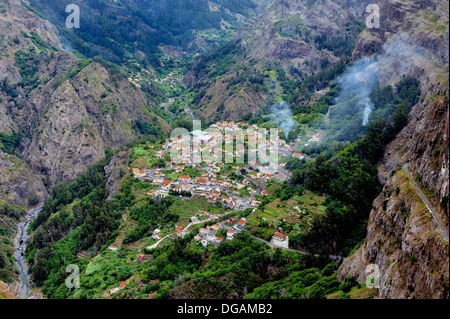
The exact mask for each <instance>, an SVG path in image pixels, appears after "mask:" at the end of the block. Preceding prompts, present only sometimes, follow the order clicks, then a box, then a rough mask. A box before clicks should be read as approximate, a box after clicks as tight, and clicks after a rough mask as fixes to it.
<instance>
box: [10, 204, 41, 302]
mask: <svg viewBox="0 0 450 319" xmlns="http://www.w3.org/2000/svg"><path fill="white" fill-rule="evenodd" d="M41 210H42V206H40V207H36V208H33V209H31V210H29V211H28V213H27V214H26V216H25V220H24V221H23V222H21V223H19V225H18V226H17V236H16V238H15V239H14V259H15V261H16V265H17V268H18V269H19V276H20V282H19V284H20V288H19V294H18V298H19V299H27V297H28V295H29V294H30V291H31V288H30V279H29V276H28V266H27V263H26V261H25V250H26V248H27V240H28V227H29V226H30V223H31V222H32V221H33V220H34V219H35V218H36V217H37V216H38V214H39V213H40V212H41Z"/></svg>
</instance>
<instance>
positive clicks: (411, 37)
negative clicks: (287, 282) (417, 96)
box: [338, 1, 449, 298]
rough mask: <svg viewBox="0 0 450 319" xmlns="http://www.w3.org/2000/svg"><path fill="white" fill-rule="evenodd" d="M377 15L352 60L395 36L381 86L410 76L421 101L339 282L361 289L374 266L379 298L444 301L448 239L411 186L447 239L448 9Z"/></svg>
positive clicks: (395, 6) (387, 7)
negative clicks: (353, 282) (350, 280)
mask: <svg viewBox="0 0 450 319" xmlns="http://www.w3.org/2000/svg"><path fill="white" fill-rule="evenodd" d="M381 12H382V14H383V13H384V14H385V15H386V18H385V19H383V20H382V21H381V28H380V30H377V31H375V32H370V33H364V34H362V35H361V36H360V38H359V39H358V43H357V47H356V50H355V52H354V56H355V57H359V56H362V55H364V52H366V50H367V48H368V47H373V48H380V47H381V45H382V44H383V43H385V42H389V41H390V40H392V38H393V37H394V36H395V35H394V36H393V35H392V34H393V32H395V31H396V32H397V33H398V35H397V37H398V36H399V35H400V34H401V35H400V37H399V38H400V39H405V40H404V41H400V44H398V45H396V46H394V47H393V49H392V50H390V52H388V53H387V54H386V58H385V60H384V61H382V62H381V63H380V66H381V67H380V70H379V71H380V73H381V74H382V75H383V76H381V77H380V79H382V80H383V81H386V82H389V81H391V80H392V79H395V78H396V77H397V76H398V75H400V74H404V73H406V74H410V75H414V76H416V77H417V78H419V79H420V83H421V91H422V92H424V94H423V95H422V98H421V100H420V101H419V103H418V104H417V105H416V106H415V107H414V108H413V109H412V111H411V113H410V115H409V118H408V125H407V126H406V127H405V128H404V129H403V130H402V131H401V132H400V133H399V134H398V136H397V137H396V138H395V139H394V140H393V141H392V142H391V143H390V144H389V145H388V146H387V148H386V151H385V153H384V156H383V159H382V161H381V162H380V163H379V180H380V182H381V183H382V184H383V185H384V188H383V192H382V194H380V196H379V197H378V198H377V199H376V200H375V202H374V205H373V209H372V212H371V215H370V219H369V224H368V233H367V239H366V241H365V243H364V244H363V245H362V246H361V247H360V248H359V249H358V250H357V251H356V252H355V253H354V254H353V255H352V256H350V257H349V258H347V259H346V260H345V261H344V263H343V265H342V266H341V268H340V271H339V274H338V277H339V278H340V279H341V280H343V278H344V277H345V276H347V275H351V276H354V277H357V278H358V281H360V282H362V281H364V280H365V278H366V274H365V268H366V266H367V265H368V264H370V263H375V264H376V265H377V266H378V267H379V269H380V275H381V277H380V278H381V281H380V286H381V287H380V292H379V295H380V297H381V298H448V287H449V268H448V264H449V252H448V237H447V240H445V239H444V236H442V235H441V232H440V230H439V228H438V226H437V224H436V222H435V219H434V218H433V216H432V214H431V213H430V211H429V209H428V208H427V206H426V205H425V204H424V202H423V201H422V199H421V198H420V197H419V194H418V191H417V189H415V188H414V186H413V185H414V183H415V182H414V181H413V180H411V179H412V178H414V179H415V181H416V182H417V183H418V184H419V185H420V187H421V188H422V189H423V191H424V193H425V194H426V197H427V198H428V200H429V201H430V202H431V204H432V207H431V209H433V210H435V211H436V212H437V213H438V214H439V215H440V217H441V219H442V220H443V221H444V224H445V226H446V227H447V234H448V191H449V189H448V178H449V176H448V127H449V122H448V116H449V114H448V112H449V109H448V105H449V92H448V57H449V55H448V54H449V52H448V44H447V42H448V2H446V1H433V2H426V3H425V2H421V3H417V2H412V1H408V2H405V1H402V2H392V1H390V2H389V3H384V4H383V6H382V11H381ZM404 164H408V166H407V167H405V170H404V169H402V168H401V167H402V166H403V165H404ZM403 167H404V166H403ZM406 169H407V170H409V171H411V173H412V175H410V176H408V175H407V173H406Z"/></svg>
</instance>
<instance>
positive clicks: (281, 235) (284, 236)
mask: <svg viewBox="0 0 450 319" xmlns="http://www.w3.org/2000/svg"><path fill="white" fill-rule="evenodd" d="M274 236H278V237H281V238H286V235H285V234H283V233H280V232H276V233H275V235H274Z"/></svg>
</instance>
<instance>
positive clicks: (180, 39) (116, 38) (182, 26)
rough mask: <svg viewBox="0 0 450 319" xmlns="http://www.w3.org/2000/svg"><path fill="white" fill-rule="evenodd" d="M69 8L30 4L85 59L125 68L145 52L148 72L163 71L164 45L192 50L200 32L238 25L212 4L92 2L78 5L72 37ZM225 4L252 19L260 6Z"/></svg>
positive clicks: (227, 0)
mask: <svg viewBox="0 0 450 319" xmlns="http://www.w3.org/2000/svg"><path fill="white" fill-rule="evenodd" d="M70 3H71V2H70V1H69V0H62V1H58V2H56V3H55V2H54V1H52V0H31V1H30V5H31V7H29V6H27V7H29V8H30V9H31V10H33V11H34V12H37V11H39V12H41V13H42V15H43V16H45V17H46V18H48V19H49V20H50V21H51V22H52V23H54V24H55V25H56V26H57V27H58V29H59V32H60V33H61V34H62V36H64V37H65V38H67V39H68V41H69V42H70V43H71V45H72V46H73V48H74V49H75V50H77V51H78V52H79V53H80V54H82V55H84V56H86V57H90V58H92V57H94V56H102V57H103V58H105V59H107V60H109V61H112V62H115V63H123V62H126V61H127V60H132V59H135V57H134V54H135V52H138V51H140V52H143V53H144V54H143V56H144V58H142V56H139V57H140V59H139V62H140V63H141V64H142V65H143V66H144V67H146V66H147V65H149V64H151V65H153V66H154V67H160V66H161V60H162V55H163V54H162V52H161V50H160V49H159V45H160V44H163V45H179V46H181V47H184V48H186V49H187V45H188V44H189V43H190V42H191V41H192V40H194V39H195V37H196V32H195V31H196V30H205V31H206V30H210V29H213V30H221V25H222V24H221V22H222V21H226V22H227V23H228V24H232V25H236V24H237V21H236V19H235V18H234V17H233V16H232V15H229V14H227V13H226V12H225V10H223V9H222V10H219V11H215V12H214V11H211V10H210V9H209V5H208V2H207V0H196V1H186V0H171V1H166V0H165V1H160V0H143V1H138V2H134V3H133V4H128V5H122V4H117V3H116V4H114V3H109V2H107V1H89V2H83V3H79V5H80V10H81V11H82V12H83V16H82V20H83V22H82V23H81V24H80V29H79V30H77V32H72V30H69V29H67V28H66V27H65V24H64V22H65V20H66V17H67V15H66V13H65V8H66V6H67V5H68V4H70ZM221 5H222V6H224V7H225V8H228V9H229V10H231V12H235V13H240V14H243V15H248V13H249V10H251V9H252V8H254V7H255V4H254V2H253V1H252V0H224V1H222V2H221ZM231 29H232V28H231ZM149 30H154V32H149ZM219 40H220V38H219V39H218V40H217V41H218V43H221V41H219ZM214 43H215V41H212V44H213V45H214ZM192 49H195V48H192Z"/></svg>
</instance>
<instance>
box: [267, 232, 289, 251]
mask: <svg viewBox="0 0 450 319" xmlns="http://www.w3.org/2000/svg"><path fill="white" fill-rule="evenodd" d="M270 243H271V244H273V245H275V246H278V247H283V248H289V237H288V236H286V235H285V234H283V233H280V232H276V233H275V234H274V235H273V236H272V240H271V241H270Z"/></svg>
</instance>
